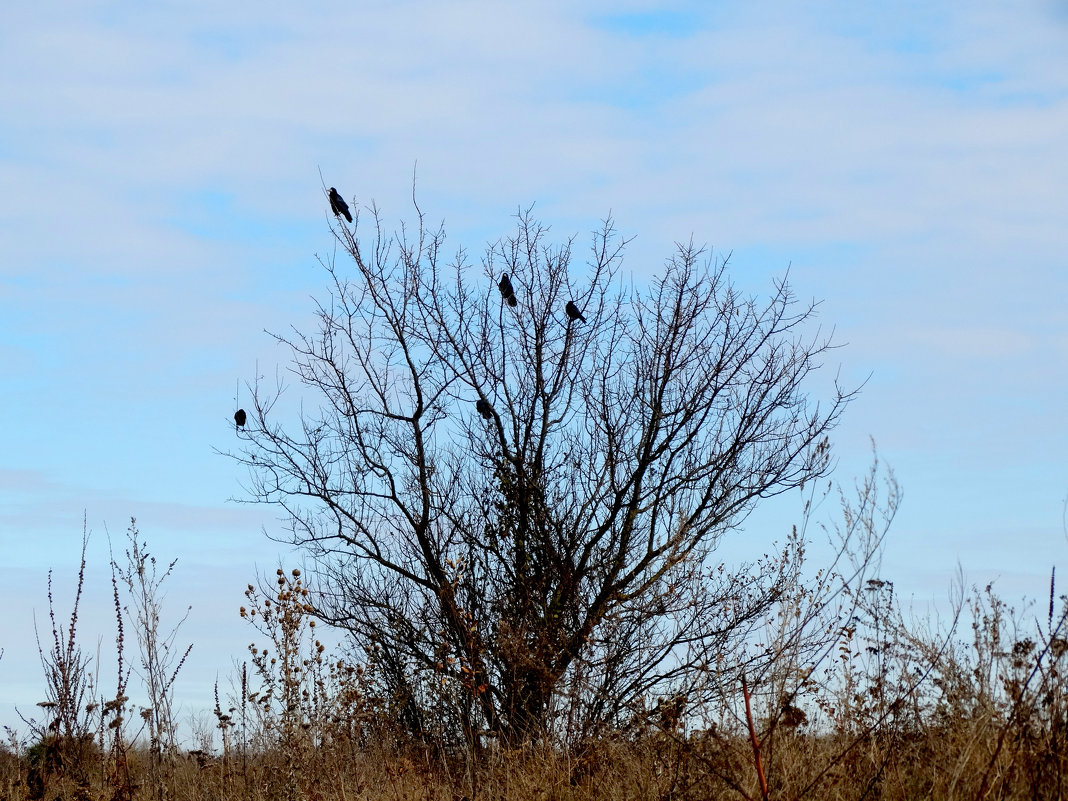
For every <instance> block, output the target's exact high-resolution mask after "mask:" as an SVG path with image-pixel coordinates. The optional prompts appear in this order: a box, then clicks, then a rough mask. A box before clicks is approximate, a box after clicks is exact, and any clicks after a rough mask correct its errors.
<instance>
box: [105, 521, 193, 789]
mask: <svg viewBox="0 0 1068 801" xmlns="http://www.w3.org/2000/svg"><path fill="white" fill-rule="evenodd" d="M126 536H127V540H128V547H127V548H126V552H125V555H126V560H125V563H124V564H122V565H120V564H118V562H116V561H115V560H114V559H112V560H111V569H112V581H113V583H114V582H115V576H116V575H117V576H118V578H119V579H120V580H121V581H122V583H123V585H124V587H125V589H126V592H127V593H128V595H129V599H130V603H129V605H127V606H125V607H123V611H124V612H125V613H126V615H127V616H128V617H129V619H130V622H131V623H132V624H133V629H134V632H135V634H136V637H137V645H138V650H139V652H140V657H141V678H142V681H143V682H144V686H145V690H146V692H147V693H148V706H146V707H144V708H143V709H142V712H141V717H142V719H143V720H144V721H145V723H146V724H147V726H148V733H149V751H150V754H151V760H152V772H153V786H154V792H155V795H156V797H157V798H158V799H162V798H163V795H164V793H165V789H166V780H167V774H168V773H169V767H170V766H171V765H172V763H173V759H174V754H175V750H176V742H175V740H176V722H175V716H174V682H175V680H176V679H177V678H178V673H179V671H181V669H182V666H183V665H184V664H185V661H186V659H187V658H188V656H189V652H190V651H192V649H193V646H192V644H189V645H188V646H186V647H185V649H184V650H181V651H179V650H178V649H177V648H176V645H175V640H176V638H177V636H178V630H179V629H180V628H181V626H182V624H183V623H184V622H185V620H186V618H187V617H188V615H189V610H190V609H191V608H192V607H188V608H187V609H186V611H185V614H184V615H183V616H182V617H181V619H179V620H178V622H177V623H175V624H174V625H173V626H172V627H171V629H170V630H169V631H165V630H163V629H162V628H161V623H160V615H161V612H162V610H163V582H164V581H165V580H166V579H167V578H168V577H169V576H170V575H171V572H172V571H173V570H174V566H175V565H176V564H177V562H178V560H177V559H175V560H173V561H171V562H170V564H168V565H167V567H166V569H165V570H164V571H163V572H162V573H160V572H158V570H157V565H156V557H155V556H153V555H152V554H151V553H150V552H149V551H148V545H147V543H146V542H144V541H142V540H141V535H140V532H139V531H138V529H137V521H136V520H134V519H132V518H131V519H130V526H129V528H128V529H127V531H126ZM117 592H118V590H117V588H116V603H118V596H117ZM119 631H120V636H121V632H122V618H121V616H120V617H119ZM120 671H121V664H120ZM120 694H121V692H120Z"/></svg>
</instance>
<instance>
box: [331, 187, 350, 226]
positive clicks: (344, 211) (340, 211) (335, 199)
mask: <svg viewBox="0 0 1068 801" xmlns="http://www.w3.org/2000/svg"><path fill="white" fill-rule="evenodd" d="M330 211H332V212H334V216H336V217H344V218H345V219H346V220H348V221H349V222H352V215H351V214H349V204H348V203H346V202H345V199H344V198H343V197H341V195H339V194H338V193H337V190H336V189H334V187H330Z"/></svg>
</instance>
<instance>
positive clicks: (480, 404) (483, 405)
mask: <svg viewBox="0 0 1068 801" xmlns="http://www.w3.org/2000/svg"><path fill="white" fill-rule="evenodd" d="M475 408H476V409H478V413H479V414H480V415H482V416H483V417H484V418H486V419H487V420H489V419H491V418H492V417H493V407H492V406H490V405H489V401H488V400H486V399H485V398H479V399H478V401H477V402H476V403H475Z"/></svg>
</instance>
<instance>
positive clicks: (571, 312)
mask: <svg viewBox="0 0 1068 801" xmlns="http://www.w3.org/2000/svg"><path fill="white" fill-rule="evenodd" d="M564 311H566V312H567V316H568V318H569V319H571V320H582V322H586V318H585V317H583V316H582V312H580V311H579V308H578V306H576V305H575V304H574V303H573V302H572V301H570V300H569V301H568V302H567V305H566V306H564Z"/></svg>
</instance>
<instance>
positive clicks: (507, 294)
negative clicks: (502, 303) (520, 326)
mask: <svg viewBox="0 0 1068 801" xmlns="http://www.w3.org/2000/svg"><path fill="white" fill-rule="evenodd" d="M497 289H499V290H501V295H503V296H504V299H505V300H506V301H508V305H509V306H516V305H518V304H519V301H518V300H517V299H516V296H515V290H514V289H513V288H512V281H511V279H510V278H509V277H508V273H505V274H504V275H502V276H501V280H500V281H498V282H497Z"/></svg>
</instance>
